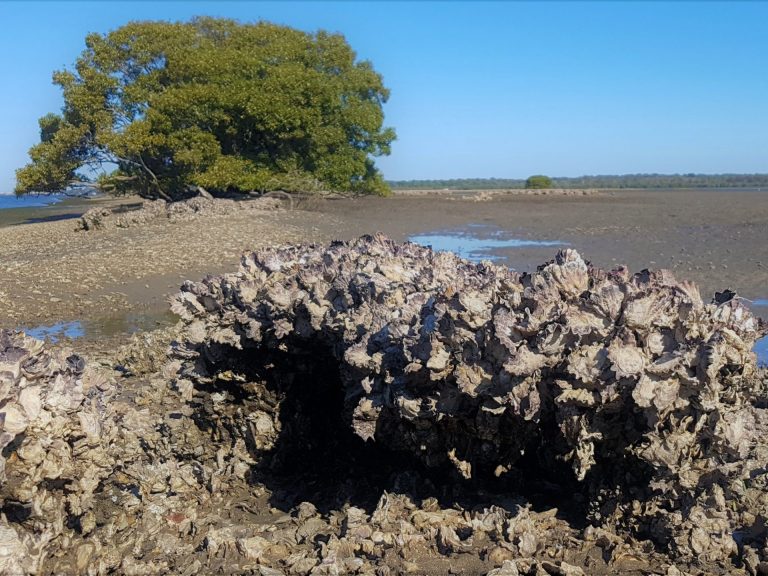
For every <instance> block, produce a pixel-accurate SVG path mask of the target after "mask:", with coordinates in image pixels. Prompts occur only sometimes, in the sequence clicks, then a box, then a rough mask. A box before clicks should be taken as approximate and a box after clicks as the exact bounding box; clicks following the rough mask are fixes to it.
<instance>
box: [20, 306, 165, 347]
mask: <svg viewBox="0 0 768 576" xmlns="http://www.w3.org/2000/svg"><path fill="white" fill-rule="evenodd" d="M177 320H178V317H177V316H176V315H175V314H172V313H171V312H170V311H163V312H154V313H153V312H147V313H142V314H136V313H128V314H123V315H120V316H111V317H109V318H97V319H94V320H75V321H72V322H57V323H55V324H49V325H44V326H31V327H27V326H20V327H19V328H18V329H19V330H23V331H24V332H25V333H26V334H27V335H29V336H32V337H33V338H39V339H41V340H43V339H45V338H48V339H49V340H51V341H52V342H58V341H59V340H61V339H62V338H71V339H73V340H74V339H77V338H83V337H88V338H100V337H110V336H115V335H118V334H128V335H129V334H135V333H136V332H143V331H148V330H155V329H157V328H162V327H166V326H170V325H172V324H174V323H175V322H176V321H177Z"/></svg>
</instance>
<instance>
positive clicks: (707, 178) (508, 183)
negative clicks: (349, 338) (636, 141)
mask: <svg viewBox="0 0 768 576" xmlns="http://www.w3.org/2000/svg"><path fill="white" fill-rule="evenodd" d="M551 180H552V188H762V187H765V188H768V174H623V175H619V176H578V177H575V178H552V179H551ZM526 182H527V181H526V179H523V178H459V179H451V180H396V181H389V185H390V186H391V187H392V188H393V189H398V188H400V189H412V190H413V189H417V190H419V189H421V190H441V189H445V188H447V189H449V190H499V189H506V188H525V187H526Z"/></svg>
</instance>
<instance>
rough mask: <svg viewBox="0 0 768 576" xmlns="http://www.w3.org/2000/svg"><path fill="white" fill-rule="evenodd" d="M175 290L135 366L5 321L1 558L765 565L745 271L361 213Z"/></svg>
mask: <svg viewBox="0 0 768 576" xmlns="http://www.w3.org/2000/svg"><path fill="white" fill-rule="evenodd" d="M172 309H173V311H174V312H175V313H176V314H178V315H179V316H181V318H182V321H181V324H180V326H178V327H177V328H176V329H175V331H174V333H173V334H171V335H169V336H168V338H167V339H166V340H162V339H161V341H162V342H169V343H170V344H169V345H168V348H167V350H166V348H165V344H162V343H161V348H162V349H163V352H162V354H154V355H152V354H148V356H149V357H151V362H149V364H151V365H152V367H151V368H146V369H144V370H141V369H139V368H138V367H134V368H133V369H131V361H126V362H125V363H124V365H123V366H122V368H123V372H124V373H127V374H132V375H129V376H127V377H124V378H122V379H120V378H116V377H115V376H114V374H113V373H112V372H111V371H109V370H107V369H106V368H104V367H98V366H96V367H91V366H86V365H85V364H84V362H83V361H82V359H81V358H80V357H79V356H76V355H72V354H68V353H64V352H59V351H57V350H49V349H47V348H46V347H44V346H43V345H42V344H41V343H40V342H38V341H36V340H33V339H30V338H27V337H25V336H23V335H21V334H11V333H6V332H4V333H2V339H1V340H0V378H2V386H3V387H2V392H3V408H2V409H0V410H2V413H3V415H4V420H3V433H2V442H3V445H4V446H5V448H4V450H3V452H2V454H3V458H4V477H3V483H2V491H1V492H0V496H2V499H3V508H2V510H3V516H2V521H0V540H1V542H0V572H2V571H3V570H5V571H7V572H18V573H51V572H56V573H59V572H61V573H80V572H84V571H87V572H89V573H93V574H100V573H108V572H110V571H112V572H119V573H135V574H139V573H142V574H145V573H164V572H169V571H170V572H174V573H177V572H178V573H188V574H192V573H195V572H197V571H200V570H205V571H214V570H218V571H219V572H221V573H241V572H243V571H246V570H250V571H252V572H253V573H260V574H283V573H291V574H305V573H312V574H342V573H361V574H366V573H370V574H373V573H376V574H382V573H387V572H386V571H387V570H390V571H391V572H389V573H400V572H411V573H441V572H444V571H445V570H446V569H447V567H448V565H441V564H439V562H438V560H439V559H441V558H442V559H451V560H450V562H451V564H450V566H452V567H453V568H454V569H456V570H459V569H461V570H465V572H466V573H478V572H480V573H482V572H488V571H492V573H493V574H496V575H499V576H503V575H513V574H521V573H522V574H583V573H601V572H602V573H609V572H611V571H616V570H620V571H625V572H627V573H631V570H636V571H637V572H636V573H638V574H639V573H652V572H648V571H645V572H644V571H643V570H644V569H645V568H648V569H649V570H650V569H651V568H654V569H656V568H659V567H661V568H663V569H664V570H667V569H668V570H669V571H668V572H666V573H668V574H673V573H675V574H677V573H680V571H679V570H678V569H677V568H675V567H674V566H671V565H672V563H677V565H678V566H683V567H686V566H687V567H692V566H694V567H697V569H698V570H699V571H701V570H703V571H704V572H705V573H733V571H734V570H740V571H746V572H745V573H752V574H755V573H758V572H760V571H761V570H762V571H764V570H766V568H768V563H767V562H768V549H766V523H768V492H767V491H766V472H765V466H766V462H767V461H768V409H767V407H768V395H767V394H766V386H765V381H764V377H763V376H761V375H760V374H759V373H758V372H757V370H756V367H755V356H754V353H753V352H752V347H753V345H754V343H755V341H756V340H757V339H758V338H760V337H762V336H764V335H765V334H766V332H767V331H768V330H766V326H765V325H764V324H763V323H762V322H761V321H760V320H758V319H757V318H755V317H753V316H752V315H751V313H750V312H749V311H748V310H747V309H746V308H745V307H744V306H743V305H742V303H741V300H740V299H739V298H737V297H736V295H735V294H733V293H731V292H723V293H718V294H716V296H715V298H714V299H713V301H711V302H704V301H703V300H702V298H701V296H700V294H699V293H698V290H697V289H696V287H695V286H693V285H692V284H690V283H688V282H678V281H677V280H676V279H675V278H673V277H672V275H671V274H670V273H668V272H666V271H655V272H649V271H642V272H639V273H636V274H631V273H630V272H629V271H628V270H626V269H624V268H617V269H615V270H612V271H604V270H599V269H595V268H593V267H592V266H590V265H589V264H588V263H587V262H585V261H584V260H583V259H582V257H581V256H580V255H579V254H578V253H576V252H575V251H573V250H570V249H567V250H562V251H560V252H558V253H557V255H556V257H555V259H554V260H553V261H551V262H548V263H546V264H544V265H542V266H540V267H539V269H538V271H537V272H535V273H532V274H523V275H520V274H517V273H515V272H512V271H510V270H509V269H507V268H504V267H501V266H495V265H493V264H490V263H471V262H468V261H466V260H463V259H461V258H459V257H457V256H455V255H452V254H449V253H435V252H433V251H432V250H430V249H428V248H423V247H420V246H417V245H415V244H410V243H406V244H397V243H394V242H392V241H391V240H389V239H387V238H385V237H382V236H373V237H371V236H365V237H362V238H360V239H359V240H357V241H354V242H351V243H345V242H335V243H331V244H329V245H301V246H289V247H281V248H269V249H265V250H262V251H259V252H256V253H252V254H248V255H246V256H244V257H243V260H242V264H241V266H240V269H239V270H238V271H237V272H236V273H233V274H226V275H223V276H217V277H209V278H206V279H205V280H203V281H202V282H198V283H193V282H187V283H185V284H184V285H183V287H182V290H181V292H180V293H179V294H178V295H177V296H176V297H175V298H174V300H173V303H172ZM145 352H146V351H145ZM145 352H141V351H137V350H133V352H132V354H133V355H132V356H131V358H136V357H138V356H141V357H147V354H145ZM166 352H167V356H166ZM142 354H144V356H142ZM317 470H321V474H319V475H318V474H317ZM345 474H346V476H345ZM264 498H268V499H269V505H265V503H264ZM533 500H536V501H537V502H538V503H537V504H536V506H533V507H532V506H531V501H533ZM542 507H544V508H547V507H549V508H550V509H552V508H554V507H561V508H563V509H564V512H563V513H557V512H556V511H555V512H552V513H548V512H536V511H535V510H536V509H538V510H541V508H542ZM566 509H567V510H566ZM237 510H239V512H237ZM243 510H245V511H246V512H248V511H249V510H250V512H251V513H252V514H251V515H247V514H246V515H244V513H243V512H242V511H243ZM259 510H261V511H263V513H259ZM281 510H284V511H285V513H283V512H281ZM275 515H277V516H275ZM598 549H599V550H598ZM595 550H598V551H597V552H596V553H594V554H593V551H595ZM435 559H437V560H435ZM435 562H438V563H437V564H435ZM622 562H624V563H625V564H622ZM627 562H629V564H626V563H627ZM633 562H634V564H633ZM429 566H431V567H432V568H429ZM441 566H442V568H441ZM462 566H463V568H462ZM673 569H674V570H677V572H674V571H672V570H673ZM760 573H762V572H760Z"/></svg>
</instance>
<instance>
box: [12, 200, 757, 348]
mask: <svg viewBox="0 0 768 576" xmlns="http://www.w3.org/2000/svg"><path fill="white" fill-rule="evenodd" d="M111 202H112V203H121V202H122V203H130V202H132V200H126V199H124V200H113V201H111ZM91 205H92V204H89V203H87V202H85V203H81V204H76V205H74V206H71V205H70V206H64V207H63V208H64V210H65V212H66V213H67V214H68V215H71V214H73V213H76V212H77V211H78V210H79V211H81V212H82V211H84V210H85V209H87V208H88V207H90V206H91ZM59 209H61V207H60V208H59ZM45 210H48V211H49V210H50V209H48V208H46V209H45ZM27 218H35V216H34V215H32V214H30V215H27ZM75 222H76V221H75V220H74V219H71V218H68V219H65V220H55V219H54V220H52V221H50V220H49V221H42V222H34V223H31V224H20V225H12V226H6V227H3V228H0V266H2V275H1V276H0V303H1V304H2V306H0V310H2V312H0V327H2V328H14V327H19V326H26V327H30V326H36V325H40V324H46V323H52V322H60V321H73V320H89V321H91V322H100V323H101V325H102V326H103V327H105V329H104V330H102V331H96V332H94V335H95V336H94V337H98V338H101V337H102V336H104V335H105V334H115V335H118V334H119V333H120V332H121V331H124V330H128V329H129V328H130V327H128V326H127V325H126V323H125V322H122V321H121V319H123V318H125V316H126V315H127V314H133V315H137V314H139V315H141V314H143V315H145V316H147V317H149V318H153V317H155V316H157V317H158V318H162V317H163V314H164V313H165V311H166V310H167V304H166V302H167V298H168V296H169V295H171V294H173V293H175V292H176V291H177V289H178V286H179V285H180V284H181V283H182V282H183V281H184V280H185V279H191V280H197V279H199V278H201V277H202V276H204V275H206V274H217V273H222V272H226V271H232V270H235V269H236V267H237V265H238V262H239V258H240V254H241V253H242V252H243V251H248V250H253V249H256V248H258V247H262V246H268V245H280V244H287V243H293V242H319V241H327V240H331V239H351V238H354V237H357V236H359V235H362V234H369V233H373V232H382V233H384V234H386V235H388V236H390V237H392V238H394V239H395V240H401V241H402V240H406V239H408V237H409V236H411V235H414V234H419V233H424V232H430V231H439V230H443V231H444V230H448V231H453V232H456V231H462V230H463V231H466V230H467V229H470V227H471V226H472V225H478V224H479V225H486V226H488V227H490V228H491V229H500V230H503V231H505V233H507V234H509V235H512V236H514V237H517V238H521V239H526V240H550V241H551V240H557V241H561V242H564V243H567V245H569V246H570V247H573V248H576V249H577V250H579V252H581V253H582V254H583V256H584V257H585V258H586V259H587V260H589V261H591V262H593V263H594V264H596V265H598V266H600V267H603V268H611V267H614V266H617V265H620V264H626V265H627V266H629V268H630V270H633V271H637V270H641V269H643V268H667V269H670V270H672V271H673V272H674V273H675V275H676V276H677V277H678V279H681V280H683V279H688V280H693V281H695V282H696V283H697V284H698V285H699V287H700V289H701V293H702V296H703V297H704V298H705V299H708V298H709V297H711V296H712V294H713V293H714V291H715V290H722V289H726V288H730V289H732V290H735V291H736V292H737V293H739V294H740V295H742V296H744V297H746V298H748V299H765V298H767V297H768V192H757V191H734V190H729V191H717V190H659V191H656V190H654V191H646V190H622V191H601V192H599V193H597V194H593V195H583V196H581V195H577V196H538V195H503V194H501V195H496V196H493V197H490V198H488V197H483V196H482V195H476V194H471V193H469V194H461V195H460V196H459V195H457V196H456V199H454V197H453V196H446V195H435V196H430V195H425V196H404V195H395V196H394V197H391V198H354V199H351V198H350V199H333V200H318V201H314V202H312V203H309V204H308V205H305V206H304V207H303V208H301V207H300V208H299V209H296V210H292V211H288V210H286V211H276V212H263V213H262V212H257V213H253V212H250V211H249V212H246V213H243V214H235V215H228V216H220V215H219V216H206V215H201V216H200V217H198V218H196V219H194V220H192V221H188V222H176V223H172V222H168V221H158V222H153V223H150V224H146V225H144V226H138V227H131V228H125V229H111V230H103V231H101V230H98V231H87V232H84V231H79V232H77V231H75V227H76V225H75ZM556 250H557V247H553V246H526V247H518V248H508V249H503V250H500V251H499V252H500V254H501V255H503V256H505V257H506V261H508V262H510V263H511V265H513V266H514V267H515V268H516V269H517V270H520V271H528V270H531V269H533V268H534V267H535V266H536V265H538V264H540V263H541V262H544V261H546V260H548V259H550V258H552V256H553V255H554V253H555V251H556ZM765 310H766V309H765V308H760V307H755V311H756V312H757V313H763V314H762V315H765V313H764V312H765ZM149 324H151V323H149ZM149 324H147V323H144V324H142V327H148V326H149Z"/></svg>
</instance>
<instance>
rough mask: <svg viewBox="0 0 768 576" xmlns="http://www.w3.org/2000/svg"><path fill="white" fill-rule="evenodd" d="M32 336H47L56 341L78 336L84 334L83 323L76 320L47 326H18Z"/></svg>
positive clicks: (40, 337) (44, 337)
mask: <svg viewBox="0 0 768 576" xmlns="http://www.w3.org/2000/svg"><path fill="white" fill-rule="evenodd" d="M19 330H22V331H23V332H25V333H26V334H27V336H32V338H37V339H38V340H45V339H46V338H48V339H49V340H51V342H58V341H59V340H60V339H62V338H72V339H74V338H80V337H82V336H83V335H84V334H85V330H83V324H82V323H81V322H79V321H76V322H57V323H56V324H51V325H49V326H35V327H34V328H23V327H22V328H19Z"/></svg>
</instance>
